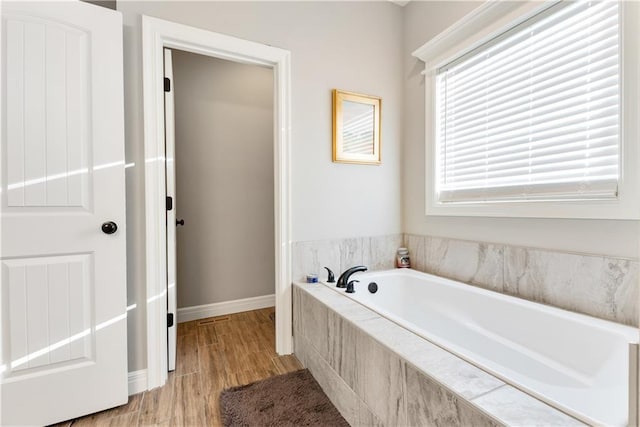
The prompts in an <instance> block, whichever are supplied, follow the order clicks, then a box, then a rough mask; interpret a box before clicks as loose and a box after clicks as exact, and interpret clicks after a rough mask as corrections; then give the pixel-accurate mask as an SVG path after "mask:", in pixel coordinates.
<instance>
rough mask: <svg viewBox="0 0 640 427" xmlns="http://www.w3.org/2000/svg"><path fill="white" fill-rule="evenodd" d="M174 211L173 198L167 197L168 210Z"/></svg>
mask: <svg viewBox="0 0 640 427" xmlns="http://www.w3.org/2000/svg"><path fill="white" fill-rule="evenodd" d="M171 209H173V197H171V196H167V210H168V211H170V210H171Z"/></svg>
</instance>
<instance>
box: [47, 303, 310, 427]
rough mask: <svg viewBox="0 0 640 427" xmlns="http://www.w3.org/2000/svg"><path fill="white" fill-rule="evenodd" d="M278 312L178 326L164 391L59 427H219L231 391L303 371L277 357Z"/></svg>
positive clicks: (287, 359)
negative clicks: (223, 397)
mask: <svg viewBox="0 0 640 427" xmlns="http://www.w3.org/2000/svg"><path fill="white" fill-rule="evenodd" d="M273 316H274V308H273V307H271V308H266V309H262V310H254V311H247V312H244V313H237V314H231V315H229V316H219V317H211V318H208V319H201V320H195V321H192V322H186V323H179V324H178V349H177V350H178V351H177V358H176V370H175V372H171V373H170V374H169V380H168V381H167V383H166V384H165V385H164V386H163V387H159V388H156V389H153V390H151V391H147V392H144V393H140V394H136V395H133V396H130V397H129V403H127V404H126V405H123V406H119V407H117V408H113V409H109V410H106V411H102V412H98V413H96V414H92V415H88V416H86V417H83V418H78V419H75V420H71V421H67V422H64V423H60V424H58V426H65V427H69V426H74V427H75V426H218V425H221V419H220V409H219V407H218V400H219V397H220V392H221V391H222V390H223V389H225V388H227V387H232V386H236V385H241V384H248V383H251V382H254V381H258V380H261V379H265V378H268V377H271V376H274V375H279V374H285V373H287V372H292V371H295V370H298V369H301V368H302V366H301V365H300V362H299V361H298V360H297V359H296V358H295V356H293V355H290V356H278V355H277V354H276V352H275V326H274V321H273Z"/></svg>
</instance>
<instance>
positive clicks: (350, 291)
mask: <svg viewBox="0 0 640 427" xmlns="http://www.w3.org/2000/svg"><path fill="white" fill-rule="evenodd" d="M356 282H357V283H360V280H351V281H349V283H347V290H346V291H345V292H346V293H348V294H352V293H354V292H355V291H356V290H355V289H354V288H353V284H354V283H356Z"/></svg>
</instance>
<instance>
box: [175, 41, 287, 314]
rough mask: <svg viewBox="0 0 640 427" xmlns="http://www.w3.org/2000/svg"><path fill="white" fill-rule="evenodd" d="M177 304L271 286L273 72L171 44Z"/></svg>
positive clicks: (266, 290) (258, 292) (263, 291)
mask: <svg viewBox="0 0 640 427" xmlns="http://www.w3.org/2000/svg"><path fill="white" fill-rule="evenodd" d="M173 74H174V82H173V91H174V97H175V111H176V113H175V118H176V120H175V121H176V184H177V191H176V215H177V218H178V219H184V221H185V225H184V226H181V227H178V228H177V233H176V235H177V255H178V256H177V258H178V286H177V291H178V308H183V307H192V306H197V305H203V304H212V303H217V302H224V301H231V300H236V299H242V298H249V297H256V296H262V295H270V294H273V293H274V288H275V282H274V277H275V268H274V264H275V259H274V251H275V249H274V210H273V70H272V69H270V68H263V67H259V66H256V65H246V64H240V63H235V62H231V61H225V60H221V59H217V58H210V57H207V56H202V55H196V54H193V53H189V52H183V51H179V50H173Z"/></svg>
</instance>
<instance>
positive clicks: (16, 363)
mask: <svg viewBox="0 0 640 427" xmlns="http://www.w3.org/2000/svg"><path fill="white" fill-rule="evenodd" d="M91 263H92V256H91V255H90V254H81V255H68V256H59V257H43V258H31V259H29V258H27V259H14V260H6V261H3V262H2V267H3V269H5V270H6V273H5V275H4V276H5V277H6V280H5V281H4V283H5V285H6V286H7V287H8V290H9V292H8V295H7V298H6V300H5V301H6V306H5V307H4V309H5V310H7V311H8V319H9V325H8V327H9V331H10V332H9V335H10V337H11V345H10V360H11V364H10V365H9V366H7V367H6V373H5V378H11V377H13V376H15V375H16V374H23V373H25V372H28V371H30V370H33V371H37V370H35V369H33V368H38V367H41V366H49V365H51V366H53V365H55V364H57V363H61V362H68V361H70V360H77V359H81V360H89V359H91V358H92V357H93V356H92V352H91V349H92V348H93V347H94V346H93V345H92V338H93V337H92V335H91V334H90V333H89V332H88V331H90V330H91V329H92V328H95V326H96V325H95V324H92V321H91V319H92V318H93V312H94V310H93V307H91V301H92V298H91V295H92V294H93V289H92V288H93V283H92V281H91V280H90V271H91ZM54 367H55V366H54Z"/></svg>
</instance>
